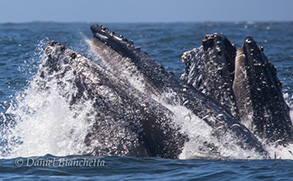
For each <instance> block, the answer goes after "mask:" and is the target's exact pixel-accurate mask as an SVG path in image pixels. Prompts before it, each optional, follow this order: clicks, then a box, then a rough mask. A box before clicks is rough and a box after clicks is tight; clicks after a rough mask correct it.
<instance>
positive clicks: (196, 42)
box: [0, 22, 293, 180]
mask: <svg viewBox="0 0 293 181" xmlns="http://www.w3.org/2000/svg"><path fill="white" fill-rule="evenodd" d="M91 24H93V23H53V22H47V23H44V22H34V23H23V24H13V23H6V24H0V80H1V81H0V105H1V106H0V110H1V113H0V114H1V117H0V128H1V129H0V131H1V138H0V146H1V147H0V178H1V179H15V178H18V179H23V178H28V179H60V180H61V179H62V180H63V179H105V180H106V179H109V180H113V179H133V180H134V179H164V180H179V179H200V180H202V179H214V180H218V179H221V180H231V179H239V180H241V179H243V180H247V179H268V180H274V179H275V180H279V179H290V178H291V177H292V176H293V169H292V166H293V161H292V159H293V154H292V152H291V150H293V146H292V145H290V146H288V147H287V148H271V147H268V150H271V152H270V154H271V155H270V156H271V157H272V158H274V157H275V158H276V159H266V160H264V159H260V158H259V157H258V156H257V155H255V153H251V152H249V151H246V150H238V149H230V150H223V152H222V153H221V154H222V157H218V158H212V157H209V156H207V155H204V156H202V157H199V156H198V155H193V154H195V152H193V150H192V149H193V146H194V144H195V143H193V144H190V145H188V147H187V148H186V149H185V151H186V152H187V153H189V154H185V155H181V156H180V159H177V160H169V159H160V158H135V157H114V156H104V157H92V156H86V155H82V154H81V153H82V151H83V139H82V138H83V136H82V135H84V134H86V132H87V125H86V124H84V122H83V121H84V120H83V117H82V116H81V117H79V118H77V119H73V118H72V117H73V116H72V114H73V113H72V112H71V111H70V110H68V109H67V108H66V106H67V105H66V102H64V101H63V100H62V99H60V98H59V97H58V96H56V94H54V92H53V93H50V94H49V95H48V94H46V95H42V94H39V93H38V92H36V91H35V90H34V89H33V88H32V84H33V81H32V80H33V79H34V78H35V76H36V73H37V70H38V68H39V65H40V63H41V61H42V55H43V51H44V47H45V45H46V41H49V40H56V41H58V42H60V43H62V44H64V45H65V46H66V47H69V48H71V49H73V50H75V51H77V52H79V53H81V54H83V55H85V56H87V57H90V58H92V59H95V58H94V57H93V55H92V53H91V50H90V48H89V46H88V44H87V41H88V39H90V38H91V37H92V33H91V31H90V29H89V27H90V25H91ZM103 25H105V26H107V27H108V28H109V29H111V30H114V31H116V32H117V33H119V34H122V35H124V36H125V37H127V38H128V39H133V40H134V43H135V45H138V46H140V47H141V48H142V50H144V51H147V52H148V54H149V55H150V57H153V58H155V59H156V60H157V61H158V62H160V63H161V64H163V65H164V66H165V67H166V69H167V70H169V71H172V72H174V73H175V75H176V76H177V77H179V76H180V74H181V73H183V68H184V64H183V63H181V55H182V53H183V52H184V51H187V50H191V49H192V48H195V47H198V46H200V42H201V40H202V39H203V37H204V35H205V34H210V33H215V32H218V33H223V34H225V35H226V36H227V37H228V39H229V40H230V41H231V42H232V43H235V44H236V46H237V47H240V46H241V45H242V43H243V41H244V38H245V37H246V36H252V37H253V38H254V39H255V40H256V41H257V43H258V45H259V46H263V47H264V50H265V51H264V52H265V54H266V55H267V56H268V58H269V60H270V61H271V62H272V63H273V64H274V65H275V66H276V67H277V71H278V77H279V79H280V80H281V81H283V93H284V97H285V99H286V101H287V103H288V104H289V106H290V107H291V110H292V107H293V87H292V86H293V78H292V77H293V31H292V30H293V22H282V23H275V22H262V23H258V22H233V23H214V22H206V23H168V24H164V23H154V24H151V23H148V24H142V23H138V24H109V23H104V24H103ZM42 105H45V106H42ZM32 112H33V113H32ZM291 117H292V111H291ZM191 125H192V124H191V123H190V126H191ZM187 126H188V125H187ZM72 130H73V131H72ZM195 131H197V132H200V130H199V129H198V130H196V128H195ZM205 136H209V135H205ZM194 158H199V159H194Z"/></svg>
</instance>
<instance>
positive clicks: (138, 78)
mask: <svg viewBox="0 0 293 181" xmlns="http://www.w3.org/2000/svg"><path fill="white" fill-rule="evenodd" d="M91 30H92V32H93V38H92V40H91V43H90V45H91V47H92V49H93V50H94V52H95V54H96V55H97V56H98V57H99V58H100V59H101V61H102V63H103V65H104V66H105V67H106V68H107V69H108V70H110V71H111V72H112V73H113V74H114V75H115V76H116V77H119V78H121V79H122V80H124V81H125V82H128V83H129V84H130V85H131V86H133V87H135V88H137V89H138V90H140V91H141V92H144V93H146V94H148V95H150V97H152V98H154V99H155V100H165V101H166V102H168V103H170V104H176V103H178V102H179V104H180V105H182V106H185V107H186V108H188V109H189V110H191V111H192V112H193V113H194V114H195V115H196V116H198V117H199V118H201V119H202V120H204V121H205V122H206V123H207V124H208V125H209V126H211V127H212V128H213V130H214V133H213V134H215V135H217V137H218V139H221V137H222V136H221V135H225V134H228V133H229V134H231V135H233V137H235V138H236V139H235V140H237V141H238V144H239V145H240V146H241V147H242V148H244V149H255V150H257V151H259V152H265V151H264V149H263V146H262V144H261V143H260V142H259V141H258V140H257V138H256V137H255V136H254V135H253V134H252V133H251V132H250V131H249V130H248V129H247V128H246V127H245V126H244V125H243V124H242V123H241V122H240V121H239V120H238V119H236V118H235V117H234V116H233V115H232V114H231V112H230V111H229V109H227V107H225V106H223V105H221V104H220V103H219V102H218V101H217V100H215V99H214V98H212V97H210V96H208V95H204V94H203V93H201V92H200V91H198V90H197V89H195V88H193V87H192V86H189V85H188V84H185V83H183V82H182V81H180V80H179V79H177V78H176V77H175V76H174V75H173V74H171V73H169V72H168V71H166V70H165V68H164V67H163V66H162V65H160V64H158V63H157V62H155V61H153V60H152V59H151V58H149V56H148V54H147V53H146V52H144V51H142V50H141V49H140V47H135V46H134V45H133V42H132V41H129V40H127V39H126V38H124V37H123V36H122V35H116V34H115V33H114V32H113V31H109V30H108V29H107V28H105V27H104V26H99V25H92V26H91ZM170 92H171V93H172V94H171V96H169V95H170V94H166V93H170Z"/></svg>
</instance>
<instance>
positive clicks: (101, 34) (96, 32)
mask: <svg viewBox="0 0 293 181" xmlns="http://www.w3.org/2000/svg"><path fill="white" fill-rule="evenodd" d="M90 29H91V31H92V33H93V38H96V39H98V40H100V41H101V42H103V43H104V44H105V45H107V46H109V47H111V48H112V49H114V50H115V51H117V52H119V53H120V54H121V55H123V56H125V57H131V58H133V57H135V55H134V54H133V53H136V54H143V55H144V56H147V53H146V52H143V51H142V50H141V49H140V47H139V46H136V47H135V46H134V43H133V40H128V39H127V38H125V37H123V35H116V33H115V32H114V31H109V29H108V28H106V27H104V26H102V25H100V26H99V25H98V24H94V25H92V26H91V27H90Z"/></svg>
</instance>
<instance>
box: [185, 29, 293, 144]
mask: <svg viewBox="0 0 293 181" xmlns="http://www.w3.org/2000/svg"><path fill="white" fill-rule="evenodd" d="M182 61H183V63H185V69H184V74H183V75H182V79H183V80H184V81H185V82H186V83H187V84H189V85H191V86H192V87H194V88H196V89H198V90H199V91H201V92H202V93H204V94H206V95H209V96H212V97H213V98H214V99H216V100H218V101H219V102H220V103H221V104H222V105H223V106H226V107H227V108H229V109H230V110H231V112H232V114H233V115H234V116H235V117H237V118H238V119H239V120H240V121H241V122H242V123H243V124H244V125H245V126H246V127H247V128H248V129H249V130H250V131H251V132H252V133H254V134H255V135H257V136H258V137H260V138H262V139H265V140H266V142H267V143H275V144H277V145H278V144H282V145H286V144H288V143H291V142H292V138H293V137H292V122H291V120H290V116H289V107H288V105H287V104H286V102H285V100H284V98H283V94H282V87H281V82H280V80H279V79H278V78H277V72H276V68H275V67H274V65H273V64H272V63H271V62H270V61H268V59H267V57H266V56H265V55H264V52H263V48H261V47H260V48H259V47H258V46H257V44H256V42H255V41H254V40H253V39H252V38H251V37H246V38H245V41H244V44H243V46H242V47H240V48H239V49H238V50H237V51H236V48H235V47H234V46H232V44H231V43H230V41H229V40H228V39H227V38H226V37H225V36H224V35H222V34H212V35H206V36H205V38H204V40H202V46H200V47H199V48H196V49H193V50H191V51H187V52H185V53H184V54H183V56H182Z"/></svg>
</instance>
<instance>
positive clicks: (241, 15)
mask: <svg viewBox="0 0 293 181" xmlns="http://www.w3.org/2000/svg"><path fill="white" fill-rule="evenodd" d="M32 21H54V22H111V23H121V22H130V23H131V22H206V21H225V22H226V21H229V22H235V21H293V0H46V1H45V0H1V1H0V23H7V22H14V23H20V22H32Z"/></svg>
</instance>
